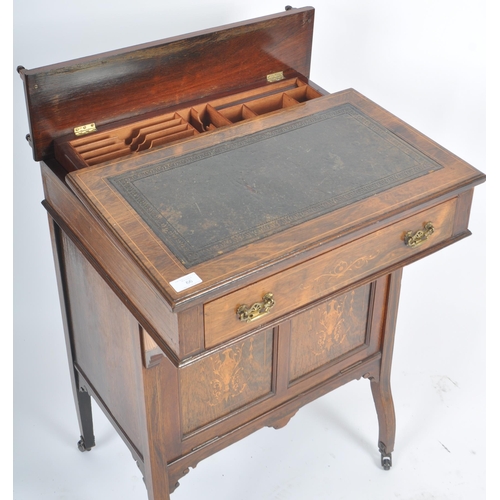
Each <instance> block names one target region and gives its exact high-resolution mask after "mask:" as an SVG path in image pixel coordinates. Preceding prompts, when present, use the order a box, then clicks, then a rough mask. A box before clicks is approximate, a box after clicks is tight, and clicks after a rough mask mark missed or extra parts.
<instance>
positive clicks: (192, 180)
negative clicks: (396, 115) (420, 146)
mask: <svg viewBox="0 0 500 500" xmlns="http://www.w3.org/2000/svg"><path fill="white" fill-rule="evenodd" d="M439 168H441V167H440V165H438V164H437V163H436V162H434V161H432V160H430V159H429V158H428V157H426V156H424V155H422V154H421V153H420V152H418V151H417V150H416V149H415V148H413V147H411V146H409V145H408V144H407V143H406V142H404V141H402V140H401V139H399V138H398V137H397V136H395V135H394V134H392V133H391V132H389V131H388V130H386V129H385V128H383V127H382V126H380V125H379V124H377V123H376V122H375V121H373V120H372V119H371V118H369V117H367V116H366V115H364V114H363V113H361V112H360V111H359V110H358V109H357V108H355V107H354V106H352V105H350V104H344V105H341V106H337V107H334V108H331V109H328V110H326V111H324V112H321V113H317V114H314V115H311V116H309V117H306V118H301V119H298V120H295V121H292V122H290V123H286V124H284V125H280V126H277V127H274V128H272V129H269V130H265V131H262V132H257V133H254V134H252V135H249V136H246V137H243V138H239V139H234V140H232V141H229V142H227V143H222V144H219V145H216V146H213V147H210V148H207V149H205V150H202V151H201V152H196V153H192V154H187V155H184V156H181V157H178V158H174V159H172V160H168V161H164V162H159V163H157V164H154V165H149V166H146V167H142V168H140V169H137V170H134V171H132V172H128V173H125V174H121V175H118V176H114V177H111V178H110V179H109V180H110V182H111V183H112V184H113V185H114V187H115V188H116V189H117V190H118V191H119V192H120V193H121V195H122V196H123V197H124V199H125V200H126V201H127V202H128V203H129V204H130V205H132V207H133V208H134V210H135V211H137V213H139V214H140V216H141V217H142V218H143V220H144V221H145V222H146V223H147V224H148V225H149V226H150V227H151V229H152V230H153V231H154V232H155V234H156V235H157V236H158V237H159V238H160V239H161V240H162V241H163V242H164V243H165V244H166V245H167V246H168V247H169V248H170V250H171V251H172V252H173V253H174V255H175V256H176V257H177V258H178V259H179V260H180V261H181V262H182V263H183V264H184V266H185V267H187V268H189V267H191V266H193V265H195V264H198V263H201V262H205V261H207V260H210V259H211V258H214V257H216V256H217V255H220V254H222V253H226V252H229V251H231V250H234V249H236V248H239V247H242V246H244V245H246V244H248V243H251V242H254V241H257V240H259V239H261V238H264V237H266V236H269V235H272V234H275V233H277V232H280V231H283V230H285V229H287V228H289V227H292V226H294V225H297V224H300V223H301V222H304V221H307V220H311V219H313V218H315V217H318V216H321V215H323V214H326V213H328V212H331V211H333V210H335V209H337V208H340V207H343V206H346V205H347V204H350V203H353V202H356V201H359V200H361V199H364V198H366V197H368V196H371V195H373V194H376V193H379V192H382V191H384V190H386V189H389V188H391V187H394V186H397V185H399V184H402V183H404V182H407V181H409V180H412V179H415V178H417V177H419V176H421V175H425V174H427V173H429V172H431V171H435V170H438V169H439Z"/></svg>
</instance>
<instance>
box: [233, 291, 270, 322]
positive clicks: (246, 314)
mask: <svg viewBox="0 0 500 500" xmlns="http://www.w3.org/2000/svg"><path fill="white" fill-rule="evenodd" d="M274 304H275V302H274V296H273V294H272V293H271V292H269V293H266V294H265V295H264V296H263V297H262V302H255V304H252V305H251V306H250V307H248V306H247V305H245V304H243V305H241V306H239V307H238V309H236V315H237V316H238V319H239V320H240V321H243V322H244V323H248V322H250V321H255V320H256V319H259V318H261V317H262V316H264V315H265V314H267V313H269V311H270V310H271V309H272V308H273V307H274Z"/></svg>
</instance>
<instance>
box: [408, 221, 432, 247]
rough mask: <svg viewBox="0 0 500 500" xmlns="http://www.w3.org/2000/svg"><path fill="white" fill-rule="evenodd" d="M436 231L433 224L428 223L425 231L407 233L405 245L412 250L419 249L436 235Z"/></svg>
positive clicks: (425, 225)
mask: <svg viewBox="0 0 500 500" xmlns="http://www.w3.org/2000/svg"><path fill="white" fill-rule="evenodd" d="M434 231H435V228H434V224H432V222H427V223H426V224H424V227H423V229H419V230H418V231H416V232H415V233H413V231H407V232H406V233H405V245H406V246H407V247H410V248H415V247H418V246H419V245H421V244H422V243H423V242H424V241H425V240H427V239H428V238H429V237H430V236H431V235H432V234H434Z"/></svg>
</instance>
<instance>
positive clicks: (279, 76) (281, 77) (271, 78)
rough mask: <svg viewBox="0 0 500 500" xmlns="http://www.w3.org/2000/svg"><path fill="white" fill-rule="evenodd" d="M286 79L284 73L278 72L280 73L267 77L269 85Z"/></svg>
mask: <svg viewBox="0 0 500 500" xmlns="http://www.w3.org/2000/svg"><path fill="white" fill-rule="evenodd" d="M284 79H285V75H284V74H283V71H278V73H271V74H270V75H267V81H268V82H269V83H273V82H279V81H280V80H284Z"/></svg>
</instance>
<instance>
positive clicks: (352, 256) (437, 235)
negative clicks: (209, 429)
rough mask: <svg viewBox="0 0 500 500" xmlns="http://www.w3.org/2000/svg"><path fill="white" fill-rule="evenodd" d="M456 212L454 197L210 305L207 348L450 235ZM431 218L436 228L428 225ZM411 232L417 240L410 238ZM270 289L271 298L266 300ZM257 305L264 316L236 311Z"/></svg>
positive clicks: (206, 309)
mask: <svg viewBox="0 0 500 500" xmlns="http://www.w3.org/2000/svg"><path fill="white" fill-rule="evenodd" d="M455 210H456V199H455V198H454V199H452V200H449V201H446V202H444V203H442V204H440V205H436V206H434V207H432V208H429V209H428V210H425V211H422V212H419V213H418V214H415V215H412V216H411V217H408V218H407V219H404V220H402V221H399V222H397V223H395V224H392V225H390V226H387V227H384V228H382V229H380V230H378V231H375V232H373V233H370V234H368V235H367V236H364V237H362V238H360V239H358V240H355V241H352V242H350V243H347V244H345V245H343V246H342V247H340V248H337V249H335V250H332V251H331V252H327V253H325V254H323V255H320V256H318V257H315V258H313V259H311V260H309V261H307V262H304V263H302V264H299V265H297V266H295V267H292V268H290V269H286V270H285V271H282V272H280V273H278V274H276V275H273V276H270V277H268V278H265V279H263V280H261V281H258V282H256V283H253V284H251V285H249V286H247V287H245V288H242V289H240V290H236V291H235V292H232V293H230V294H228V295H226V296H224V297H221V298H219V299H216V300H214V301H212V302H209V303H207V304H206V305H205V307H204V320H205V347H206V348H210V347H214V346H216V345H218V344H220V343H221V342H224V341H227V340H229V339H232V338H235V337H236V336H238V335H241V334H242V333H245V332H247V331H249V330H251V329H253V328H255V327H256V326H258V325H260V324H264V323H266V322H267V321H269V320H273V319H276V318H279V317H280V316H282V315H283V314H287V313H289V312H292V311H294V310H296V309H298V308H300V307H302V306H304V305H306V304H309V303H311V302H313V301H315V300H317V299H320V298H321V297H325V296H326V295H328V294H331V293H333V292H335V291H337V290H340V289H341V288H343V287H346V286H348V285H349V284H351V283H354V282H356V281H358V280H361V279H363V278H366V277H368V276H370V275H372V274H374V273H376V272H380V271H383V269H384V268H387V267H389V266H392V265H395V264H397V263H398V262H403V261H404V260H405V259H407V258H410V257H412V256H414V255H415V254H418V253H420V252H422V251H424V250H427V249H428V248H430V247H432V246H435V245H437V244H439V243H441V242H443V241H445V240H447V239H449V238H450V237H451V236H452V234H453V224H454V216H455ZM429 222H430V223H432V226H433V232H432V231H430V230H428V229H424V227H425V226H426V224H428V223H429ZM409 231H411V232H412V233H413V239H411V238H408V237H407V236H406V235H407V233H408V232H409ZM420 231H421V232H422V233H423V236H422V237H421V238H420V239H419V238H418V236H420V235H419V234H417V233H419V232H420ZM405 237H406V239H407V240H408V242H407V243H405ZM269 293H271V294H272V301H271V300H268V299H267V298H266V294H269ZM259 303H260V304H259ZM254 304H259V305H257V306H256V307H254V308H253V309H254V311H255V310H258V309H260V310H261V312H262V314H259V313H257V314H255V316H256V317H254V319H253V320H252V321H242V320H241V319H240V318H239V317H238V314H237V311H238V312H240V311H242V310H243V311H244V312H245V311H248V310H250V309H251V308H252V306H253V305H254ZM239 308H243V309H239ZM266 309H267V310H266ZM251 314H252V313H250V315H251Z"/></svg>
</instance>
